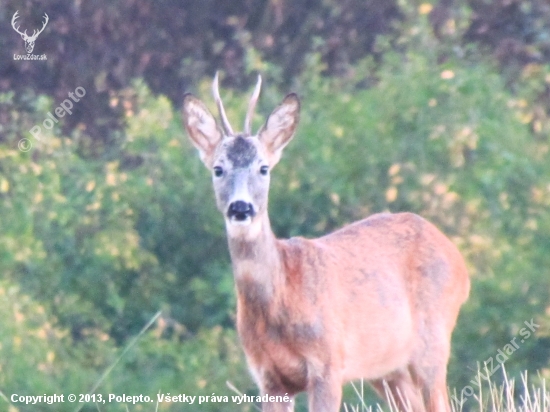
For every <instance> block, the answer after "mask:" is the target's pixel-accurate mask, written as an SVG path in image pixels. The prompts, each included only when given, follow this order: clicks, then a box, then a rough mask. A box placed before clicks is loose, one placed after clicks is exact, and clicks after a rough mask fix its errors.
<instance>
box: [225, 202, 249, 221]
mask: <svg viewBox="0 0 550 412" xmlns="http://www.w3.org/2000/svg"><path fill="white" fill-rule="evenodd" d="M253 216H254V206H252V204H251V203H247V202H243V201H242V200H237V201H235V202H232V203H231V204H230V205H229V210H228V211H227V217H229V218H233V219H235V220H237V221H243V220H246V219H247V218H249V217H253Z"/></svg>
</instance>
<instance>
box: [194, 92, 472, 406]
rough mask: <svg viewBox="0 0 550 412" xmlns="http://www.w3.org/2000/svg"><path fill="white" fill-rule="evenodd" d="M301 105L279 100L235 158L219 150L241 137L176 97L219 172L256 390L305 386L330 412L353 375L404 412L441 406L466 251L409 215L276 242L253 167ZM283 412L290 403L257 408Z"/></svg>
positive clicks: (465, 288)
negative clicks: (237, 209)
mask: <svg viewBox="0 0 550 412" xmlns="http://www.w3.org/2000/svg"><path fill="white" fill-rule="evenodd" d="M298 111H299V104H298V103H297V97H296V96H295V95H289V96H287V98H286V99H285V100H284V101H283V104H282V105H281V106H279V107H278V108H277V109H275V111H274V112H273V114H272V115H271V116H270V117H269V120H268V122H267V123H266V125H265V126H264V127H263V128H262V129H261V131H260V133H259V134H258V135H257V136H249V137H245V139H248V140H247V144H246V145H244V143H243V142H240V143H239V144H240V145H241V146H243V147H245V146H246V147H247V153H255V157H254V158H250V159H247V162H246V164H245V162H241V163H242V164H240V163H239V165H235V162H230V161H228V160H227V159H228V157H227V156H228V154H227V153H226V150H225V149H224V148H227V147H232V145H234V144H235V143H236V142H237V143H238V140H236V139H243V137H242V136H240V135H239V136H224V135H223V134H222V132H221V131H220V130H219V129H218V128H217V127H215V121H214V120H213V118H211V114H210V113H209V112H208V111H207V109H206V108H205V107H204V105H202V103H200V101H198V100H196V99H195V98H194V97H192V96H190V97H187V98H186V101H185V102H184V118H185V125H186V128H187V130H188V132H189V134H190V137H191V139H192V141H193V143H194V144H195V145H196V146H197V148H198V149H199V150H200V151H201V158H202V159H203V161H204V162H205V164H206V165H207V166H208V167H209V168H212V167H213V168H214V169H215V168H216V167H218V168H220V167H222V168H223V169H224V175H223V176H222V177H220V176H218V177H216V178H214V187H215V192H216V199H217V204H218V207H219V209H220V211H222V213H224V215H225V216H226V227H227V231H228V242H229V250H230V254H231V260H232V264H233V272H234V275H235V283H236V290H237V329H238V332H239V336H240V338H241V341H242V345H243V347H244V351H245V354H246V358H247V361H248V364H249V367H250V370H251V372H252V374H253V375H254V378H255V379H256V381H257V383H258V385H259V386H260V389H261V391H262V393H263V394H266V393H267V394H269V395H289V396H290V397H291V399H292V397H293V396H294V395H295V394H296V393H298V392H301V391H307V392H308V398H309V410H310V411H312V412H313V411H314V412H335V411H338V410H339V407H340V402H341V397H342V389H341V387H342V384H343V383H345V382H346V381H349V380H352V379H357V378H365V379H368V380H370V381H371V382H372V384H373V387H374V388H375V389H376V390H377V391H378V392H379V393H380V394H381V395H382V396H385V395H386V392H389V393H390V395H391V396H392V397H393V398H394V400H395V401H396V402H397V405H398V407H399V408H400V410H402V411H409V410H410V411H412V412H449V411H450V405H449V400H448V396H447V388H446V373H447V362H448V359H449V353H450V340H451V334H452V331H453V328H454V326H455V323H456V319H457V317H458V313H459V309H460V306H461V305H462V303H463V302H464V301H465V300H466V299H467V297H468V293H469V288H470V282H469V278H468V274H467V270H466V266H465V263H464V260H463V258H462V257H461V255H460V253H459V252H458V250H457V248H456V247H455V246H454V245H453V244H452V243H451V241H450V240H449V239H448V238H447V237H445V235H443V234H442V233H441V232H440V231H439V230H438V229H437V228H435V226H433V225H432V224H431V223H429V222H428V221H426V220H424V219H423V218H421V217H419V216H417V215H414V214H411V213H399V214H377V215H373V216H371V217H369V218H367V219H364V220H361V221H359V222H355V223H353V224H350V225H348V226H346V227H344V228H342V229H340V230H338V231H336V232H334V233H332V234H329V235H327V236H324V237H321V238H318V239H304V238H301V237H296V238H291V239H288V240H279V239H276V238H275V235H274V234H273V232H272V230H271V227H270V223H269V217H268V214H267V191H268V189H269V180H268V177H266V176H265V175H263V176H261V175H260V174H259V173H258V170H259V167H260V166H261V165H269V166H270V167H272V166H274V165H275V163H277V161H278V160H279V158H280V155H281V151H282V148H283V147H284V146H285V145H286V144H287V143H288V141H289V140H290V139H291V138H292V136H293V133H294V128H295V126H296V124H297V121H298V120H297V119H298ZM251 145H253V146H254V148H255V149H254V150H255V152H254V150H252V149H251V148H250V146H251ZM229 156H230V157H231V156H233V154H230V155H229ZM264 167H265V166H264ZM235 193H236V194H235ZM236 201H238V202H240V203H241V205H242V204H244V203H246V204H248V205H250V210H251V211H253V212H254V213H251V214H250V217H249V219H248V218H247V219H248V220H247V221H246V224H241V223H240V222H235V221H233V220H232V219H231V216H230V215H229V214H227V210H228V208H229V209H230V205H231V204H232V202H236ZM292 410H293V403H292V402H288V403H267V404H264V405H263V411H274V412H276V411H292Z"/></svg>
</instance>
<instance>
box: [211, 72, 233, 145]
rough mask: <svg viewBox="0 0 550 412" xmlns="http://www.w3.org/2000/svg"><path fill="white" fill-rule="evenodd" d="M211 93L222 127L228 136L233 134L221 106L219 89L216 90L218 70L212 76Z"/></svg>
mask: <svg viewBox="0 0 550 412" xmlns="http://www.w3.org/2000/svg"><path fill="white" fill-rule="evenodd" d="M212 94H213V95H214V99H215V100H216V105H217V106H218V112H220V117H221V119H222V125H223V128H224V130H225V132H226V133H227V134H228V135H229V136H233V135H234V134H235V133H234V132H233V128H232V127H231V125H230V124H229V120H227V115H226V114H225V109H224V108H223V103H222V99H221V97H220V91H219V90H218V72H216V75H215V76H214V81H213V82H212Z"/></svg>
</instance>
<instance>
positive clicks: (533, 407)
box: [344, 369, 550, 412]
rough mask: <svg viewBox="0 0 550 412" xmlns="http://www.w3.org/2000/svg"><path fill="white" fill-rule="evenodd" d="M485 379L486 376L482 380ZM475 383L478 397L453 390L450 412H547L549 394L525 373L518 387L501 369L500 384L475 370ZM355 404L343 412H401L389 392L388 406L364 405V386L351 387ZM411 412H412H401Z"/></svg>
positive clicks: (540, 381)
mask: <svg viewBox="0 0 550 412" xmlns="http://www.w3.org/2000/svg"><path fill="white" fill-rule="evenodd" d="M484 376H489V378H488V379H485V378H484ZM477 379H478V380H477V382H479V383H480V385H479V386H478V389H477V393H474V394H473V395H471V396H470V397H465V396H464V395H462V393H463V391H462V390H460V391H457V390H456V389H455V390H453V391H452V392H451V393H452V396H451V410H452V412H550V391H549V388H548V386H547V383H546V380H545V379H544V378H542V377H540V376H539V377H538V379H536V383H530V380H531V379H530V378H529V376H528V373H527V371H525V372H524V373H523V374H522V375H521V383H520V384H519V385H516V380H515V379H514V378H511V377H509V376H508V375H507V373H506V371H505V370H504V369H503V376H502V380H501V381H500V382H496V381H494V380H493V379H492V378H491V377H490V375H489V374H487V373H486V374H485V375H483V374H482V371H481V369H478V375H477ZM352 387H353V389H354V391H355V393H356V394H357V399H358V401H357V402H356V403H354V404H351V403H344V411H345V412H402V411H398V409H397V406H396V402H395V399H393V397H392V396H391V394H390V393H389V391H386V392H387V394H388V402H386V403H384V404H383V405H382V404H376V405H367V404H366V403H365V399H364V382H363V381H361V383H360V386H358V385H355V384H353V383H352ZM404 412H412V411H404Z"/></svg>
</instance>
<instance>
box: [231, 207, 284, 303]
mask: <svg viewBox="0 0 550 412" xmlns="http://www.w3.org/2000/svg"><path fill="white" fill-rule="evenodd" d="M254 225H258V226H257V227H254V226H252V227H250V228H247V229H246V230H247V231H246V233H241V234H240V236H232V234H231V233H230V232H229V231H228V243H229V253H230V255H231V263H232V265H233V273H234V276H235V282H236V284H237V290H238V291H239V292H244V291H243V288H244V287H245V285H250V284H251V283H252V284H255V285H257V286H261V287H262V289H263V290H264V291H265V292H266V293H268V294H272V292H273V290H274V286H275V284H276V283H277V282H279V281H280V280H281V279H282V277H283V275H282V273H281V269H282V267H283V265H282V262H281V256H280V253H279V248H278V242H279V241H278V240H277V238H276V237H275V235H274V234H273V231H272V230H271V225H270V222H269V217H268V215H267V213H265V214H264V215H263V216H262V217H261V219H259V221H258V222H255V223H254Z"/></svg>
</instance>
